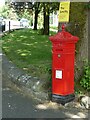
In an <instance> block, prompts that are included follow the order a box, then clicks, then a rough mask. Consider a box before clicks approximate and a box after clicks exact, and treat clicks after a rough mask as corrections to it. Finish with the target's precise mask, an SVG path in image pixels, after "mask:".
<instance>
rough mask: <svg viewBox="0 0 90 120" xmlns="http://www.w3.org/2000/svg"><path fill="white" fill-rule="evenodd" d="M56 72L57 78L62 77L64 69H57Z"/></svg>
mask: <svg viewBox="0 0 90 120" xmlns="http://www.w3.org/2000/svg"><path fill="white" fill-rule="evenodd" d="M55 72H56V73H55V77H56V78H57V79H62V70H56V71H55Z"/></svg>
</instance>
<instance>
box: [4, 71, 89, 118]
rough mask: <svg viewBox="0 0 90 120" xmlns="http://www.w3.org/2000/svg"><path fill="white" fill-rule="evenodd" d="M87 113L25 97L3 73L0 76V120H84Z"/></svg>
mask: <svg viewBox="0 0 90 120" xmlns="http://www.w3.org/2000/svg"><path fill="white" fill-rule="evenodd" d="M87 115H88V113H86V112H84V113H83V112H82V111H80V110H78V109H65V108H64V107H61V108H60V109H57V108H56V105H55V104H53V105H51V106H49V107H47V105H45V104H41V103H39V102H38V101H37V100H35V99H33V98H31V97H30V96H29V97H28V96H25V95H24V94H23V93H22V92H21V91H20V90H19V88H17V87H16V85H15V84H14V83H12V82H11V81H10V80H9V78H8V77H6V75H5V73H3V75H2V118H86V117H88V116H87Z"/></svg>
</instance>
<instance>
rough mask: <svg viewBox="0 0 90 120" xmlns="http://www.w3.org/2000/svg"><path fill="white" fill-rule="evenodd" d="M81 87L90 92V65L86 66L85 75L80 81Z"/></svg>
mask: <svg viewBox="0 0 90 120" xmlns="http://www.w3.org/2000/svg"><path fill="white" fill-rule="evenodd" d="M80 85H81V86H82V87H83V88H85V89H86V90H88V91H90V65H87V66H85V68H84V75H83V77H82V79H81V80H80Z"/></svg>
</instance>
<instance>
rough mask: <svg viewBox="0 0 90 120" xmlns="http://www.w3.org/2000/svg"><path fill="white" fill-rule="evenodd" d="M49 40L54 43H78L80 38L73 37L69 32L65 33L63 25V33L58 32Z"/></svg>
mask: <svg viewBox="0 0 90 120" xmlns="http://www.w3.org/2000/svg"><path fill="white" fill-rule="evenodd" d="M49 39H50V40H51V41H52V42H69V43H76V42H77V41H78V40H79V38H78V37H77V36H73V35H72V34H70V33H69V32H66V31H65V25H64V24H63V25H62V31H61V32H58V33H57V34H56V35H54V36H50V37H49Z"/></svg>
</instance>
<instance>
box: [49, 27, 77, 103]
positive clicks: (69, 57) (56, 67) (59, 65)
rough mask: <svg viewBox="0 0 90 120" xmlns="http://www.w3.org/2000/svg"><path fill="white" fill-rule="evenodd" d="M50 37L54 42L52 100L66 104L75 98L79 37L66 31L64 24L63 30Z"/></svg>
mask: <svg viewBox="0 0 90 120" xmlns="http://www.w3.org/2000/svg"><path fill="white" fill-rule="evenodd" d="M49 39H50V41H51V42H52V101H56V102H59V103H61V104H65V103H67V102H70V101H72V100H73V99H74V98H75V95H74V59H75V43H77V41H78V40H79V38H78V37H76V36H73V35H71V34H70V33H69V32H66V31H65V26H64V25H62V31H61V32H58V33H57V34H56V35H54V36H50V37H49Z"/></svg>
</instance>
